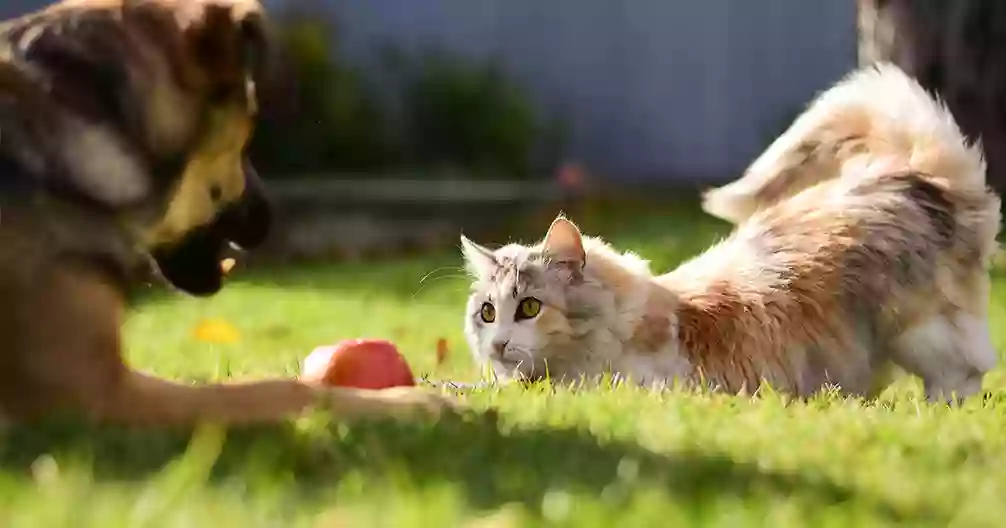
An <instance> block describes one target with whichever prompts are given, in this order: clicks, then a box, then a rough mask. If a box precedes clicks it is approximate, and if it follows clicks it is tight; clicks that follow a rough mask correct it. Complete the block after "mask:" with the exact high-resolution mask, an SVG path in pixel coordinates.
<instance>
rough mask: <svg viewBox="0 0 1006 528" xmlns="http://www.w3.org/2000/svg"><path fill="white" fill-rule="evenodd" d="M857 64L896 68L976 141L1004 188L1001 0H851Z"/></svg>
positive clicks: (1004, 1) (1005, 50) (1004, 23)
mask: <svg viewBox="0 0 1006 528" xmlns="http://www.w3.org/2000/svg"><path fill="white" fill-rule="evenodd" d="M856 1H857V3H858V8H859V17H858V18H859V61H860V64H861V65H866V64H870V63H872V62H876V61H888V62H893V63H894V64H897V65H898V66H900V67H901V68H902V69H904V70H905V71H906V72H908V73H909V74H911V75H913V76H915V77H916V78H917V79H918V80H919V82H920V83H921V84H922V85H923V86H924V87H926V88H927V89H929V90H931V91H933V92H935V93H937V94H938V95H939V96H940V97H941V98H942V99H943V100H944V101H946V103H947V106H948V107H949V108H950V110H951V112H953V114H954V117H955V118H956V119H957V122H958V124H959V125H960V127H961V129H962V130H963V131H964V133H965V134H966V135H968V136H969V137H971V138H973V139H980V140H981V141H982V144H983V146H984V148H985V154H986V157H987V160H988V166H989V168H988V179H989V183H990V184H991V185H993V186H994V187H995V188H996V189H997V190H998V191H999V192H1000V193H1002V192H1003V191H1006V0H856Z"/></svg>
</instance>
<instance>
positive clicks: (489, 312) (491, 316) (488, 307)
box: [479, 302, 496, 323]
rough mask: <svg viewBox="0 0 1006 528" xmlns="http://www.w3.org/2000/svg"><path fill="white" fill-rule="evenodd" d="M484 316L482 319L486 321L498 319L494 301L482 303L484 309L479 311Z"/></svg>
mask: <svg viewBox="0 0 1006 528" xmlns="http://www.w3.org/2000/svg"><path fill="white" fill-rule="evenodd" d="M479 315H480V316H481V317H482V321H483V322H485V323H491V322H493V321H495V320H496V307H495V306H493V305H492V303H488V302H486V303H482V310H481V311H480V312H479Z"/></svg>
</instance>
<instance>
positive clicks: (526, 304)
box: [517, 297, 541, 319]
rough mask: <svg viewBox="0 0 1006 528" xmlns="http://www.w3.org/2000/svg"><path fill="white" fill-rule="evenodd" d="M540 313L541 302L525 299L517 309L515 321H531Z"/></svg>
mask: <svg viewBox="0 0 1006 528" xmlns="http://www.w3.org/2000/svg"><path fill="white" fill-rule="evenodd" d="M540 312H541V301H539V300H538V299H535V298H534V297H526V298H524V299H522V300H521V302H520V306H518V307H517V319H531V318H533V317H537V316H538V314H539V313H540Z"/></svg>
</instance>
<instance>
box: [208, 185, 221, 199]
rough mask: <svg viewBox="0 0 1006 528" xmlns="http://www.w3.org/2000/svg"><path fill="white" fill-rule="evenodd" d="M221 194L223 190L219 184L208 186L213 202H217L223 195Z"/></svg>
mask: <svg viewBox="0 0 1006 528" xmlns="http://www.w3.org/2000/svg"><path fill="white" fill-rule="evenodd" d="M223 194H224V191H223V189H221V188H220V186H219V185H211V186H210V200H213V201H214V202H219V201H220V198H222V197H223Z"/></svg>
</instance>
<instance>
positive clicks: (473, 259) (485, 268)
mask: <svg viewBox="0 0 1006 528" xmlns="http://www.w3.org/2000/svg"><path fill="white" fill-rule="evenodd" d="M461 253H462V254H463V255H464V257H465V263H467V264H468V270H469V271H470V272H471V273H473V274H475V275H477V276H483V275H486V274H487V273H489V272H490V271H491V270H493V269H496V268H497V267H498V266H499V261H498V260H496V255H495V254H494V253H493V251H492V250H491V249H489V248H486V247H482V246H480V245H478V244H476V243H475V242H472V241H471V240H469V239H468V237H466V236H464V235H461Z"/></svg>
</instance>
